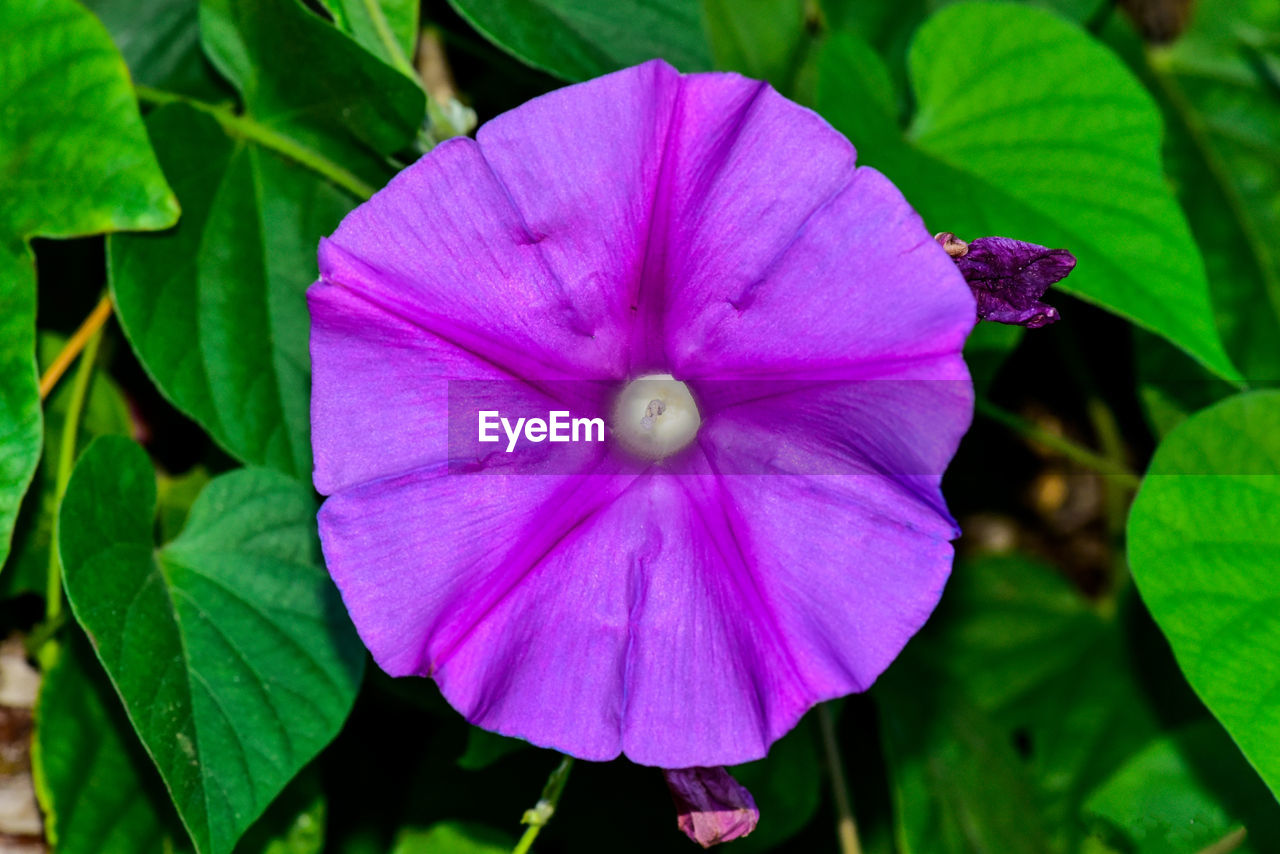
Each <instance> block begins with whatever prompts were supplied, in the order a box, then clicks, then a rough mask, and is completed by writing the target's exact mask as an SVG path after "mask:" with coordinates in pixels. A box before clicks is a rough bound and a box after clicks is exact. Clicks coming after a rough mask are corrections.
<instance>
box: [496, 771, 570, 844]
mask: <svg viewBox="0 0 1280 854" xmlns="http://www.w3.org/2000/svg"><path fill="white" fill-rule="evenodd" d="M572 770H573V757H572V756H566V757H564V758H563V759H561V760H560V764H559V765H557V766H556V770H554V771H552V772H551V776H550V777H548V778H547V784H546V785H545V786H543V787H542V797H541V798H539V799H538V803H537V804H536V805H534V807H533V809H530V810H525V811H524V816H523V817H522V818H521V819H520V822H521V823H522V824H527V825H529V826H528V827H527V828H526V829H525V832H524V835H523V836H521V837H520V841H519V842H517V843H516V847H515V848H513V849H511V854H528V852H529V849H530V848H532V847H533V840H535V839H537V838H538V834H539V833H540V832H542V828H544V827H546V826H547V822H549V821H551V816H553V815H555V812H556V804H558V803H560V795H561V794H562V793H563V792H564V784H565V783H567V782H568V780H569V772H570V771H572Z"/></svg>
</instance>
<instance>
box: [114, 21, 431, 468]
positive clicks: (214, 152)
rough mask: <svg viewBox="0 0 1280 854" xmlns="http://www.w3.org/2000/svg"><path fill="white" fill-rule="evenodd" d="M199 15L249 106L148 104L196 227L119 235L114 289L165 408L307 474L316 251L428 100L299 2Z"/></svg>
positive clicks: (380, 173) (254, 459)
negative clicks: (309, 296)
mask: <svg viewBox="0 0 1280 854" xmlns="http://www.w3.org/2000/svg"><path fill="white" fill-rule="evenodd" d="M200 22H201V33H202V38H203V40H204V45H205V48H206V50H207V51H208V52H209V54H210V55H211V56H212V57H213V59H214V61H215V64H216V65H217V66H218V68H219V69H220V70H221V71H223V73H224V74H225V75H226V76H227V77H228V79H230V80H231V81H232V82H233V83H234V84H235V86H236V87H237V88H238V89H239V91H240V92H241V94H242V97H243V99H244V102H245V108H246V109H245V112H244V114H243V115H239V114H232V113H230V112H229V111H226V110H222V109H214V108H210V107H208V106H207V105H206V106H203V107H193V106H190V105H186V104H182V103H170V102H171V101H173V100H176V99H174V98H166V97H165V96H158V95H156V94H155V93H151V94H150V95H148V97H150V98H153V99H156V100H161V101H164V102H165V105H164V106H162V107H161V108H159V109H157V110H155V111H154V112H153V113H151V114H150V115H148V117H147V129H148V131H149V132H150V133H151V137H152V140H153V142H154V144H155V147H156V153H157V155H158V156H159V158H160V163H161V165H162V166H163V167H164V171H165V175H166V176H167V177H168V179H169V181H170V182H171V183H172V184H173V185H174V188H175V190H176V192H177V194H178V198H179V199H180V200H181V201H182V206H183V211H184V216H183V220H182V223H181V224H180V225H179V226H178V227H177V228H175V229H172V230H170V231H167V232H164V233H163V234H160V235H149V236H148V239H143V240H133V239H130V238H127V237H125V238H119V239H113V240H112V241H111V242H110V246H109V262H110V263H109V266H110V280H111V290H112V293H113V295H114V296H115V299H116V304H117V307H118V312H119V316H120V323H121V325H122V326H123V327H124V331H125V334H126V336H127V337H128V339H129V342H130V344H131V345H132V346H133V349H134V352H136V353H137V354H138V357H139V359H140V361H141V362H142V364H143V366H144V367H145V368H146V370H147V372H148V374H149V375H150V376H151V378H152V379H153V380H154V381H155V383H156V385H157V386H158V387H159V388H160V390H161V392H163V393H164V395H165V396H166V397H168V398H169V399H170V400H171V401H173V403H174V404H175V405H176V406H177V407H178V408H179V409H181V410H182V411H183V412H185V413H186V414H188V415H190V416H191V417H192V418H194V419H195V420H196V421H197V422H199V423H200V425H201V426H202V427H204V428H205V429H206V430H207V431H208V432H209V434H210V435H211V436H212V437H213V439H214V440H215V441H216V442H218V444H219V445H221V446H222V447H223V448H225V449H226V450H227V451H228V452H229V453H231V454H232V455H234V456H235V457H237V458H238V459H241V460H243V461H245V462H248V463H253V464H255V465H265V466H269V467H271V468H274V469H277V470H279V471H283V472H285V473H286V474H291V475H294V476H295V477H298V478H300V479H306V480H310V476H311V443H310V438H309V436H310V419H309V395H310V359H309V357H308V353H307V337H308V329H309V319H308V316H307V306H306V301H305V299H304V296H303V294H304V292H305V291H306V288H307V286H308V285H310V284H311V283H312V282H313V281H315V278H316V275H317V272H316V255H315V253H316V245H317V243H318V242H319V239H320V237H322V236H323V235H325V234H328V233H329V232H331V231H333V229H334V228H336V227H337V224H338V222H339V221H340V220H341V219H342V217H343V215H345V214H346V213H347V212H348V211H349V210H350V209H351V208H352V207H353V206H354V205H355V204H356V203H357V201H359V196H360V195H367V194H368V193H370V192H372V189H373V187H375V186H377V185H378V184H381V183H382V182H383V181H385V180H386V179H387V178H388V177H390V174H391V169H390V167H389V165H388V163H387V160H386V155H388V154H390V153H392V152H394V151H396V150H398V149H400V148H401V147H404V146H406V145H408V144H409V143H410V142H411V141H412V140H413V138H414V135H415V134H416V132H417V130H418V124H419V122H420V121H421V119H422V116H423V111H424V104H425V100H424V98H425V96H424V95H423V93H422V90H421V89H420V88H418V86H417V85H416V84H415V83H414V82H413V81H411V80H409V79H408V78H407V77H405V76H404V75H403V74H401V73H399V72H397V71H396V70H394V69H392V68H390V67H389V66H387V65H385V64H384V63H382V62H381V61H379V60H378V59H376V58H374V57H373V56H371V55H370V54H368V53H367V52H366V51H364V50H363V49H362V48H360V47H359V46H358V45H357V44H356V43H355V42H353V41H352V40H351V39H350V38H348V37H347V36H346V35H344V34H343V33H341V32H339V31H338V30H337V29H335V28H334V27H333V26H332V25H331V24H329V23H327V22H325V21H323V20H321V19H320V18H319V17H317V16H316V15H314V14H313V13H311V12H309V11H307V10H306V9H304V8H302V6H301V5H299V4H298V3H297V2H296V0H276V2H271V3H253V2H248V0H206V2H205V3H204V4H203V5H202V7H201V17H200ZM281 33H287V34H288V37H287V38H281V35H280V34H281ZM318 56H319V57H324V62H323V63H320V64H319V65H317V64H316V63H315V62H314V61H313V60H314V58H315V57H318ZM299 68H307V69H309V70H308V73H306V74H302V75H299V74H298V73H297V69H299ZM317 170H318V171H317Z"/></svg>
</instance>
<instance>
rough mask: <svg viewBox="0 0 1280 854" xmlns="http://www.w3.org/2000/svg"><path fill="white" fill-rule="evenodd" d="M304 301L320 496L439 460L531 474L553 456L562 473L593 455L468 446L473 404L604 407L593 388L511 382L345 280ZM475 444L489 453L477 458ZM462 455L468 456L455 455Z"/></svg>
mask: <svg viewBox="0 0 1280 854" xmlns="http://www.w3.org/2000/svg"><path fill="white" fill-rule="evenodd" d="M307 300H308V303H309V306H310V309H311V363H312V386H311V389H312V394H311V424H312V450H313V453H314V455H315V472H314V480H315V486H316V489H317V490H318V491H319V492H321V493H322V494H325V495H329V494H332V493H334V492H337V491H339V490H341V489H345V488H347V487H349V486H353V485H356V484H360V483H366V482H368V481H371V480H375V479H377V478H381V477H390V476H394V475H400V474H405V473H407V472H410V471H412V470H415V469H419V468H424V467H425V468H431V467H438V466H441V465H444V464H445V463H452V464H454V465H458V464H469V465H471V466H472V467H475V466H479V465H505V466H515V465H518V466H520V468H521V470H523V471H530V472H532V471H536V470H537V466H538V464H539V463H542V464H543V465H544V467H545V465H546V463H547V462H548V460H547V458H548V457H549V456H551V455H554V456H555V457H556V459H555V460H554V464H555V466H556V470H557V471H561V472H564V471H568V470H572V469H573V468H574V466H575V465H578V466H579V468H578V470H581V469H583V468H585V467H586V464H589V463H590V462H592V461H593V460H594V459H595V458H596V457H597V456H598V455H599V449H596V448H593V447H591V446H587V445H583V444H574V445H559V446H556V447H555V448H554V449H553V448H552V447H551V446H550V445H546V444H543V445H534V446H532V447H529V446H524V447H522V452H521V453H520V454H518V455H505V454H502V453H501V452H500V451H499V447H500V446H498V445H490V446H487V448H485V449H481V448H479V447H478V446H476V445H475V444H474V440H475V436H476V430H477V423H476V416H475V413H476V411H477V410H479V409H501V410H502V411H503V412H504V413H507V414H510V413H516V412H519V413H526V414H533V413H541V414H545V413H547V412H549V411H551V410H553V409H557V408H562V407H564V406H571V407H572V408H573V410H574V411H575V412H579V413H581V412H582V411H584V410H585V409H588V408H589V409H591V410H593V411H594V410H598V409H600V408H601V406H602V404H601V402H600V401H599V400H597V399H592V398H593V397H594V398H598V397H599V393H600V389H599V388H598V387H597V386H595V385H593V384H590V383H579V382H572V383H570V382H548V383H528V382H518V381H516V380H512V379H510V378H509V377H508V376H507V374H506V373H505V372H504V371H503V370H502V369H500V368H499V367H497V366H495V365H494V364H493V363H492V362H490V361H488V360H486V359H484V358H481V357H480V356H478V355H477V354H475V353H473V352H471V351H469V350H467V349H465V348H462V347H459V346H457V345H456V344H455V343H453V342H451V341H448V340H446V339H443V338H441V337H439V336H437V335H435V334H433V333H432V332H430V331H428V330H426V329H424V328H422V327H421V326H419V325H417V324H415V323H412V322H410V321H409V320H407V319H405V318H403V317H399V316H397V315H395V314H393V313H391V312H390V311H389V310H388V309H386V308H384V307H383V306H381V305H379V304H377V303H375V302H371V301H370V300H369V299H368V298H367V297H365V296H364V295H362V294H361V293H360V292H359V291H356V290H353V289H351V288H348V287H345V286H343V285H334V284H329V283H327V282H318V283H316V284H315V285H313V286H312V287H311V289H310V290H309V291H308V292H307ZM566 398H567V399H570V400H571V401H572V402H571V403H566ZM503 441H504V442H505V439H504V440H503ZM481 450H492V451H493V452H494V454H493V455H491V456H487V457H481V456H480V454H479V452H480V451H481ZM467 452H469V458H461V457H460V455H461V454H463V453H467ZM538 452H541V453H538Z"/></svg>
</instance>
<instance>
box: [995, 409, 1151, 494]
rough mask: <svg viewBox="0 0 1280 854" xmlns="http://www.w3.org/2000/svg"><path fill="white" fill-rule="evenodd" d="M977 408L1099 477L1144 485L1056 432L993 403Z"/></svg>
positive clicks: (1119, 465) (1125, 470)
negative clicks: (1092, 471) (1091, 470)
mask: <svg viewBox="0 0 1280 854" xmlns="http://www.w3.org/2000/svg"><path fill="white" fill-rule="evenodd" d="M974 409H975V410H976V411H977V413H978V414H979V415H982V416H984V417H986V418H990V419H991V420H992V421H995V422H996V423H997V424H1003V425H1004V426H1005V427H1008V428H1009V429H1010V430H1012V431H1014V432H1015V433H1021V434H1022V435H1024V436H1026V437H1027V438H1028V439H1031V440H1033V441H1035V442H1038V443H1040V444H1041V445H1044V446H1045V447H1046V448H1050V449H1052V450H1054V451H1057V452H1058V453H1059V454H1062V456H1064V457H1066V458H1067V459H1069V460H1072V461H1074V462H1077V463H1079V464H1080V465H1082V466H1084V467H1085V468H1089V469H1093V470H1094V471H1096V472H1098V473H1099V474H1102V475H1106V476H1108V477H1113V478H1115V479H1116V481H1117V482H1119V483H1120V484H1122V485H1124V486H1126V487H1128V488H1129V489H1137V488H1138V486H1139V485H1140V484H1141V483H1142V478H1141V477H1139V476H1138V475H1136V474H1134V473H1133V472H1132V471H1130V470H1129V469H1128V468H1126V467H1125V466H1124V465H1123V464H1122V463H1120V462H1118V461H1116V460H1111V459H1108V458H1107V457H1105V456H1103V455H1102V454H1099V453H1097V452H1095V451H1091V450H1089V449H1088V448H1086V447H1084V446H1082V445H1078V444H1076V443H1075V442H1073V441H1071V440H1070V439H1067V438H1066V437H1063V436H1059V435H1058V434H1057V433H1051V432H1049V431H1048V430H1045V429H1044V428H1043V427H1040V426H1039V425H1037V424H1033V423H1032V422H1030V421H1028V420H1027V419H1025V418H1023V417H1022V416H1020V415H1015V414H1014V413H1012V412H1009V411H1008V410H1006V409H1001V408H1000V407H999V406H996V405H995V404H994V403H991V402H990V401H987V400H983V399H981V398H979V399H978V400H977V401H976V402H975V404H974Z"/></svg>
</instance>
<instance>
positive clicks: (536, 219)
mask: <svg viewBox="0 0 1280 854" xmlns="http://www.w3.org/2000/svg"><path fill="white" fill-rule="evenodd" d="M307 296H308V300H309V304H310V309H311V317H312V330H311V357H312V364H313V370H314V380H313V392H312V410H311V419H312V428H313V445H314V452H315V485H316V488H317V489H318V490H319V491H320V492H322V493H324V494H326V495H328V496H329V498H328V500H327V501H326V502H325V504H324V507H323V508H322V509H321V511H320V534H321V539H322V541H323V545H324V554H325V559H326V562H327V564H328V567H329V570H330V572H331V573H332V575H333V578H334V580H335V581H336V583H337V585H338V587H339V589H340V590H341V592H342V596H343V598H344V601H345V603H346V606H347V608H348V610H349V612H350V614H351V617H352V620H353V621H354V623H355V626H356V628H357V630H358V631H359V633H360V636H361V637H362V638H363V640H364V642H365V643H366V644H367V645H368V647H369V649H370V651H371V652H372V654H373V656H374V658H375V660H376V661H377V662H378V664H379V665H380V666H381V667H382V668H383V669H384V670H385V671H386V672H387V673H389V674H391V675H393V676H407V675H419V676H429V677H432V678H433V679H435V680H436V682H437V683H438V685H439V687H440V690H441V692H442V693H443V694H444V696H445V698H446V699H447V700H448V701H449V702H450V703H451V704H452V705H453V706H454V708H456V709H458V710H459V711H460V712H461V713H462V714H463V715H465V716H466V718H467V719H468V720H469V721H471V722H473V723H475V724H477V725H479V726H481V727H484V728H486V729H489V730H493V731H496V732H499V733H502V734H504V735H510V736H517V737H520V738H524V739H526V740H528V741H531V742H533V743H534V744H538V745H543V746H547V747H553V748H556V749H558V750H561V751H564V752H566V753H569V754H572V755H574V756H578V757H582V758H585V759H590V760H607V759H612V758H614V757H616V756H618V754H619V753H625V754H626V755H627V756H628V757H630V758H631V759H632V760H634V761H635V762H638V763H640V764H646V765H657V766H660V767H664V768H689V767H695V766H707V767H714V766H719V765H734V764H738V763H741V762H746V761H749V760H753V759H758V758H760V757H762V756H763V755H764V754H765V752H766V751H767V750H768V748H769V745H770V744H772V743H773V742H774V741H775V740H777V739H778V738H779V737H781V736H782V735H783V734H784V733H785V732H787V730H789V729H790V728H791V727H792V726H794V725H795V723H796V721H797V720H799V718H800V717H801V715H803V714H804V712H805V711H806V710H807V709H809V708H810V707H811V706H813V705H814V704H815V703H817V702H819V701H822V700H826V699H829V698H832V697H838V696H842V695H845V694H848V693H850V692H854V691H861V690H864V689H866V688H867V687H868V686H870V685H871V683H872V682H873V681H874V680H875V678H876V677H877V675H878V674H879V673H880V672H881V671H882V670H883V669H884V668H885V667H886V666H888V664H889V662H891V661H892V660H893V658H894V657H895V656H896V655H897V654H898V652H899V651H900V650H901V648H902V646H903V644H905V643H906V641H907V639H908V638H910V637H911V635H912V634H913V633H914V632H915V631H916V630H917V629H918V628H919V627H920V625H921V624H922V623H923V622H924V621H925V619H926V618H927V617H928V615H929V613H930V612H931V611H932V610H933V607H934V605H935V604H936V603H937V600H938V597H939V596H940V594H941V591H942V587H943V585H944V583H945V582H946V578H947V576H948V573H949V571H950V567H951V560H952V546H951V543H950V540H951V539H953V538H954V537H955V536H956V534H957V530H956V526H955V523H954V521H953V520H952V518H951V516H950V515H949V514H948V512H947V509H946V504H945V502H944V501H943V498H942V495H941V492H940V488H939V484H940V481H941V475H942V472H943V470H944V469H945V468H946V465H947V463H948V462H949V461H950V459H951V457H952V455H953V454H954V453H955V449H956V446H957V444H958V443H959V441H960V438H961V436H962V435H963V434H964V432H965V431H966V430H967V429H968V426H969V422H970V419H971V417H972V408H973V400H972V386H971V384H970V381H969V375H968V371H967V369H966V367H965V364H964V361H963V359H962V357H961V348H962V346H963V344H964V340H965V337H966V336H967V335H968V333H969V331H970V330H971V328H972V326H973V324H974V322H975V320H974V301H973V296H972V294H971V293H970V292H969V289H968V288H967V287H966V286H965V282H964V278H963V277H962V276H961V275H960V273H959V272H958V271H957V269H956V266H955V264H954V263H952V261H951V259H950V258H948V257H947V254H946V252H944V251H943V250H942V249H941V247H939V246H938V244H937V243H935V242H934V241H933V240H932V239H931V237H930V235H929V233H928V232H927V231H925V229H924V225H923V223H922V222H921V220H920V217H919V216H918V215H917V214H916V213H915V212H914V211H913V210H912V209H911V207H910V205H908V204H907V203H906V201H904V200H903V198H902V195H901V194H900V193H899V192H898V190H897V189H896V188H895V187H894V186H893V185H892V184H890V183H889V181H888V180H886V179H885V178H884V177H883V176H882V175H880V174H879V173H877V172H875V171H874V170H871V169H867V168H865V167H863V168H856V167H855V163H854V151H853V148H852V146H850V145H849V143H848V141H846V140H845V139H844V138H843V137H842V136H840V135H839V134H838V133H836V132H835V131H834V130H832V129H831V127H830V126H829V125H827V123H826V122H825V121H823V120H822V119H821V118H820V117H818V116H817V115H815V114H814V113H812V112H810V111H809V110H806V109H804V108H802V107H799V106H797V105H795V104H793V103H791V102H789V101H787V100H786V99H784V98H782V97H781V96H779V95H778V94H777V93H775V92H774V91H773V90H772V89H770V88H769V87H768V86H767V85H766V84H763V83H759V82H756V81H752V80H748V79H744V78H742V77H740V76H737V75H734V74H693V75H688V76H681V75H680V74H679V73H677V72H676V71H675V70H674V69H672V68H671V67H670V66H669V65H667V64H665V63H663V62H661V61H653V62H649V63H646V64H644V65H641V66H637V67H635V68H630V69H626V70H624V71H620V72H617V73H614V74H610V75H608V76H606V77H602V78H599V79H596V80H592V81H589V82H587V83H582V84H579V85H576V86H570V87H568V88H565V89H561V90H559V91H556V92H552V93H550V94H548V95H545V96H543V97H540V98H537V99H535V100H533V101H531V102H529V103H528V104H525V105H524V106H522V107H520V108H518V109H516V110H513V111H511V112H509V113H506V114H504V115H501V116H498V117H497V118H495V119H493V120H492V121H490V122H489V123H487V124H486V125H484V126H483V127H482V128H480V130H479V131H478V133H477V134H476V139H475V140H471V139H452V140H449V141H447V142H444V143H442V144H441V145H440V146H438V147H437V148H436V149H434V150H433V151H432V152H431V153H430V154H428V155H426V156H425V157H423V158H422V159H421V160H419V161H418V162H417V163H415V164H414V165H412V166H410V167H409V168H407V169H405V170H404V171H403V172H401V173H400V174H399V175H398V176H397V177H396V178H395V179H394V180H392V181H391V183H390V184H389V185H388V186H387V187H386V188H385V189H383V190H382V191H381V192H379V193H378V194H377V195H375V196H374V197H373V198H372V199H371V200H370V201H368V202H366V203H365V204H363V205H361V206H360V207H359V208H357V209H356V210H355V211H353V212H352V213H351V214H350V215H348V216H347V218H346V219H345V220H344V221H343V222H342V224H341V226H340V227H339V228H338V229H337V231H336V232H335V233H334V234H333V236H332V237H330V238H329V239H327V240H324V241H323V242H322V243H321V247H320V281H319V282H317V283H316V284H315V285H314V286H312V288H311V289H310V291H309V292H308V295H307ZM556 412H569V413H572V415H573V417H574V418H575V419H577V418H578V417H579V416H581V420H582V422H583V425H584V426H586V428H587V429H586V430H585V434H586V435H587V436H590V437H591V439H590V440H588V439H586V438H584V437H582V436H580V437H579V440H576V441H572V442H570V441H567V440H565V441H561V442H559V443H556V442H555V441H554V440H551V439H548V426H549V425H548V423H547V420H544V419H547V418H550V420H552V421H554V420H555V417H556V416H555V413H556ZM485 419H489V420H488V421H486V420H485ZM495 419H496V420H495ZM501 419H510V423H508V422H507V421H502V422H501V423H502V424H503V425H505V426H502V427H498V426H497V424H498V421H499V420H501ZM592 419H597V420H598V423H599V425H600V426H599V433H600V437H601V439H602V441H594V439H595V433H594V432H593V430H592V429H591V427H590V425H591V423H593V422H592ZM535 422H536V423H537V424H538V426H537V427H535V426H534V424H535ZM486 424H488V427H486V426H485V425H486ZM477 425H479V427H478V426H477ZM512 425H523V432H521V429H520V428H519V427H516V428H515V429H512V430H510V432H509V433H508V432H505V431H507V430H508V428H510V427H511V426H512ZM562 426H563V425H562ZM606 426H607V427H608V430H607V435H605V433H606V431H605V427H606ZM552 427H553V429H552V432H553V431H554V426H553V425H552ZM488 429H491V430H492V431H493V432H492V433H490V434H489V435H488V436H487V437H486V434H485V431H486V430H488ZM575 429H576V428H575ZM508 435H510V436H511V438H510V440H508Z"/></svg>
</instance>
